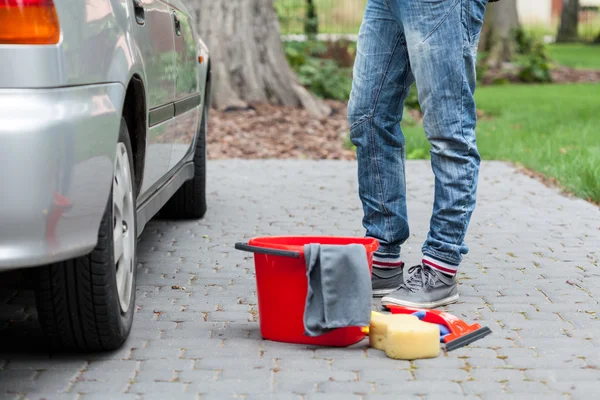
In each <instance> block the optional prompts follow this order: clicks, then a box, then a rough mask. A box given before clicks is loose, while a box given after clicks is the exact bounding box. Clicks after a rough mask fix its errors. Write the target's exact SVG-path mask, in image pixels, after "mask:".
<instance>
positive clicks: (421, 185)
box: [0, 161, 600, 400]
mask: <svg viewBox="0 0 600 400" xmlns="http://www.w3.org/2000/svg"><path fill="white" fill-rule="evenodd" d="M355 173H356V171H355V164H354V163H351V162H311V161H268V162H267V161H220V162H211V163H210V164H209V177H210V195H209V202H210V203H209V207H210V210H209V212H208V215H207V217H206V218H205V219H204V220H202V221H200V222H173V221H153V222H151V223H150V224H149V225H148V226H147V229H146V231H145V233H144V234H143V236H142V239H141V244H140V255H139V261H140V263H141V266H140V270H139V274H138V278H137V279H138V290H137V301H136V304H137V314H136V316H135V323H134V327H133V331H132V333H131V338H130V340H129V341H128V342H127V343H126V345H125V346H124V347H123V348H122V349H121V350H119V351H116V352H114V353H109V354H86V355H55V356H54V357H52V358H49V357H48V355H47V354H46V353H45V352H44V351H43V342H42V341H41V340H40V339H39V329H38V328H37V325H36V321H35V310H34V308H33V307H32V304H33V301H32V297H31V294H30V292H27V291H17V290H4V291H2V292H0V301H1V302H2V303H3V305H2V306H1V307H0V342H1V344H0V349H1V353H0V397H1V398H9V399H12V398H15V399H25V398H26V399H40V398H47V399H55V398H56V399H63V398H64V399H169V398H175V399H179V398H183V399H186V398H190V399H197V398H199V399H227V398H241V399H247V400H250V399H297V400H300V399H344V400H345V399H388V398H389V399H398V398H410V397H415V398H426V399H443V400H452V399H454V398H465V397H466V398H473V399H479V398H480V399H488V398H492V399H493V398H499V397H507V398H543V399H554V398H565V399H571V398H581V399H587V398H593V397H595V396H598V394H597V393H598V392H600V320H599V319H598V315H597V313H598V312H600V307H599V305H598V301H599V300H600V266H599V264H598V262H599V258H600V250H599V246H600V230H599V229H600V212H599V210H598V208H597V207H595V206H592V205H590V204H588V203H586V202H584V201H582V200H578V199H573V198H566V197H563V196H561V195H559V194H558V192H557V191H556V190H554V189H548V188H546V187H545V186H543V185H542V184H541V183H539V182H537V181H535V180H532V179H530V178H528V177H526V176H524V175H521V174H519V173H517V172H516V171H515V170H514V169H513V168H511V167H510V166H507V165H506V164H503V163H484V164H483V167H482V171H481V183H480V191H479V203H478V208H477V210H476V212H475V215H474V218H473V221H472V225H471V229H470V232H469V235H468V244H469V245H470V249H471V252H470V253H469V255H468V256H467V258H466V262H465V263H464V265H463V267H462V269H461V273H460V294H461V300H460V302H459V303H458V304H454V305H452V306H450V307H448V310H450V311H451V312H453V313H455V314H456V315H459V316H462V317H463V318H465V319H467V320H469V321H472V320H477V321H479V322H480V323H481V324H483V325H487V326H489V327H490V328H491V329H492V330H493V335H491V336H488V337H487V338H485V339H483V340H481V341H479V342H476V343H475V344H473V345H471V346H470V347H468V348H462V349H459V350H457V351H454V352H451V353H449V354H441V355H440V357H438V358H436V359H432V360H420V361H415V362H404V361H393V360H390V359H387V358H386V357H385V356H384V354H383V353H381V352H379V351H377V350H372V349H368V348H367V346H366V344H365V343H364V342H363V343H360V344H359V345H355V346H353V347H352V348H349V349H332V348H313V347H307V346H299V345H287V344H280V343H275V342H268V341H262V340H261V338H260V332H259V330H258V322H257V307H256V293H255V281H254V277H253V271H254V267H253V258H252V256H251V255H250V254H248V253H241V252H239V251H236V250H234V249H233V245H234V243H235V242H236V241H239V240H246V239H248V238H250V237H253V236H258V235H281V234H326V235H359V236H360V235H362V232H363V231H362V229H361V226H360V216H361V211H360V206H359V202H358V199H357V196H356V180H355ZM407 173H408V197H409V213H410V222H411V231H412V236H411V239H410V241H409V243H408V244H407V246H405V248H404V257H405V261H406V262H407V263H408V264H413V263H415V262H416V261H418V260H419V257H420V254H419V249H420V246H421V243H422V241H423V239H424V237H425V234H426V232H427V226H428V216H429V212H430V209H431V201H432V192H433V186H432V182H433V181H432V176H431V172H430V168H429V165H428V163H426V162H420V161H418V162H409V165H408V172H407ZM175 285H178V287H179V289H174V288H173V287H177V286H175ZM280 301H285V299H280Z"/></svg>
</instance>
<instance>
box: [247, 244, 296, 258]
mask: <svg viewBox="0 0 600 400" xmlns="http://www.w3.org/2000/svg"><path fill="white" fill-rule="evenodd" d="M235 248H236V249H237V250H241V251H248V252H250V253H259V254H267V255H270V256H281V257H291V258H300V253H299V252H297V251H287V250H277V249H269V248H266V247H258V246H250V245H249V244H248V243H236V244H235Z"/></svg>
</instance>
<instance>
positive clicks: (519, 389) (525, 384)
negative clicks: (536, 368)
mask: <svg viewBox="0 0 600 400" xmlns="http://www.w3.org/2000/svg"><path fill="white" fill-rule="evenodd" d="M505 387H506V390H507V392H509V393H518V394H525V393H534V394H545V393H550V388H549V387H548V386H546V385H544V384H543V383H540V382H531V381H508V382H506V386H505Z"/></svg>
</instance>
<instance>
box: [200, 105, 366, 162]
mask: <svg viewBox="0 0 600 400" xmlns="http://www.w3.org/2000/svg"><path fill="white" fill-rule="evenodd" d="M327 103H328V105H329V106H330V107H331V109H332V110H333V113H332V115H330V116H329V117H327V118H321V119H319V118H315V117H313V116H312V115H310V114H309V113H308V112H307V111H306V110H303V109H300V108H294V107H282V106H274V105H268V104H256V105H253V109H250V110H243V111H231V112H219V111H215V110H211V112H210V117H209V129H208V137H207V143H208V145H207V149H208V158H209V159H227V158H243V159H272V158H279V159H313V160H314V159H327V160H353V159H355V152H354V151H353V150H349V149H347V148H345V147H344V141H345V140H346V138H347V136H348V132H349V129H348V122H347V117H346V104H345V103H343V102H338V101H327Z"/></svg>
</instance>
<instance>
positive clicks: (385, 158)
mask: <svg viewBox="0 0 600 400" xmlns="http://www.w3.org/2000/svg"><path fill="white" fill-rule="evenodd" d="M487 2H488V1H487V0H369V1H368V4H367V8H366V12H365V16H364V20H363V22H362V25H361V28H360V33H359V38H358V49H357V55H356V61H355V65H354V78H353V83H352V93H351V96H350V101H349V104H348V120H349V124H350V138H351V140H352V143H354V145H355V146H356V148H357V158H358V182H359V195H360V199H361V201H362V205H363V210H364V218H363V225H364V227H365V229H366V236H368V237H373V238H376V239H378V240H379V242H380V244H381V247H380V250H379V251H378V252H381V253H385V254H390V255H397V254H400V247H401V245H402V244H403V243H404V242H405V241H406V240H407V239H408V237H409V226H408V218H407V212H406V181H405V158H406V157H405V155H406V150H405V142H404V135H403V133H402V130H401V128H400V121H401V119H402V111H403V108H404V100H405V99H406V96H407V94H408V91H409V88H410V86H411V85H412V84H413V82H415V81H416V85H417V89H418V93H419V103H420V105H421V109H422V111H423V127H424V129H425V133H426V135H427V138H428V140H429V142H430V144H431V166H432V169H433V172H434V175H435V199H434V206H433V213H432V216H431V220H430V229H429V233H428V235H427V239H426V241H425V243H424V245H423V248H422V252H423V254H424V255H426V256H430V257H433V258H435V259H438V260H440V261H443V262H447V263H449V264H453V265H459V264H460V262H461V261H462V256H463V255H464V254H466V253H467V252H468V248H467V246H466V244H465V243H464V238H465V234H466V231H467V227H468V225H469V221H470V218H471V215H472V213H473V210H474V209H475V201H476V190H477V180H478V172H479V164H480V157H479V152H478V150H477V144H476V139H475V124H476V120H477V115H476V108H475V100H474V98H473V93H474V91H475V83H476V77H475V65H476V56H477V46H478V43H479V34H480V32H481V26H482V23H483V16H484V13H485V8H486V5H487Z"/></svg>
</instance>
